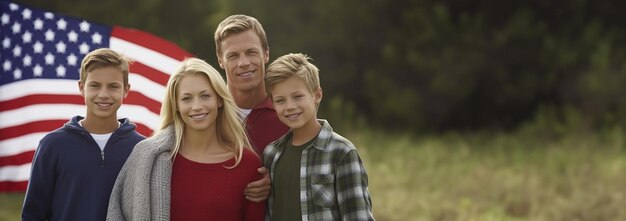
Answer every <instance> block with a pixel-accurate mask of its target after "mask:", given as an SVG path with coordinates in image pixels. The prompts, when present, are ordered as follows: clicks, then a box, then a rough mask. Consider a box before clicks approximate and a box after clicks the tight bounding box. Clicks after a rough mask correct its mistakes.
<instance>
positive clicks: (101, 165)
mask: <svg viewBox="0 0 626 221" xmlns="http://www.w3.org/2000/svg"><path fill="white" fill-rule="evenodd" d="M100 156H101V157H102V160H101V161H100V167H104V150H100Z"/></svg>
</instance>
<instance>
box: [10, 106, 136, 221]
mask: <svg viewBox="0 0 626 221" xmlns="http://www.w3.org/2000/svg"><path fill="white" fill-rule="evenodd" d="M82 119H83V117H81V116H75V117H73V118H72V119H71V120H70V121H69V122H67V123H65V125H64V126H63V127H61V128H59V129H56V130H54V131H52V132H51V133H49V134H47V135H46V136H45V137H43V138H42V139H41V141H40V142H39V146H38V147H37V151H36V152H35V157H34V159H33V164H32V170H31V175H30V181H29V183H28V189H27V190H26V197H25V199H24V207H23V208H22V220H51V221H53V220H68V221H71V220H81V221H83V220H94V221H98V220H105V218H106V213H107V208H108V205H109V196H110V195H111V189H112V188H113V184H114V183H115V179H116V178H117V174H118V173H119V172H120V169H121V168H122V166H123V165H124V162H126V159H127V158H128V156H129V155H130V153H131V152H132V150H133V148H134V147H135V144H137V143H138V142H139V141H141V140H143V139H144V138H145V137H143V136H142V135H141V134H139V133H137V132H136V131H135V125H134V124H131V123H130V121H129V120H128V119H126V118H124V119H120V120H119V121H120V127H119V128H118V129H117V130H115V131H114V132H113V134H112V135H111V137H110V138H109V140H108V142H107V143H106V146H105V148H104V151H101V150H100V147H98V144H97V143H96V141H95V140H94V139H93V138H92V137H91V135H90V134H89V132H87V131H86V130H85V129H83V128H82V127H81V126H80V125H79V124H78V122H79V121H80V120H82Z"/></svg>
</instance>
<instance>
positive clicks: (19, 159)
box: [0, 150, 35, 167]
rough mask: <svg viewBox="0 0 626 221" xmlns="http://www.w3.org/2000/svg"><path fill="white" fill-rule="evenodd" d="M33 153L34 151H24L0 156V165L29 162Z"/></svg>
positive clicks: (15, 164)
mask: <svg viewBox="0 0 626 221" xmlns="http://www.w3.org/2000/svg"><path fill="white" fill-rule="evenodd" d="M34 155H35V151H34V150H31V151H26V152H24V153H20V154H16V155H11V156H6V157H0V167H3V166H19V165H23V164H27V163H30V162H31V161H32V160H33V156H34Z"/></svg>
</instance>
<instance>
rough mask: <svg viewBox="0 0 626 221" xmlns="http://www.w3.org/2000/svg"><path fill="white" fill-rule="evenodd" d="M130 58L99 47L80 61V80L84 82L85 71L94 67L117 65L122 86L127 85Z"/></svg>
mask: <svg viewBox="0 0 626 221" xmlns="http://www.w3.org/2000/svg"><path fill="white" fill-rule="evenodd" d="M130 63H131V60H130V59H128V58H127V57H125V56H124V55H122V54H120V53H117V52H115V51H113V50H111V49H108V48H99V49H96V50H93V51H92V52H89V53H88V54H87V55H85V57H84V58H83V61H82V62H81V63H80V82H81V83H85V80H86V79H87V73H89V72H90V71H92V70H93V69H96V68H103V67H110V66H112V67H117V68H118V69H119V70H120V71H122V76H123V79H124V86H126V85H128V66H130Z"/></svg>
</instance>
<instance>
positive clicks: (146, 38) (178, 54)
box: [111, 26, 192, 60]
mask: <svg viewBox="0 0 626 221" xmlns="http://www.w3.org/2000/svg"><path fill="white" fill-rule="evenodd" d="M111 37H115V38H119V39H122V40H125V41H128V42H132V43H133V44H137V45H141V46H142V47H144V48H149V49H152V50H153V51H158V52H159V53H161V54H164V55H167V56H169V57H172V58H174V59H177V60H183V59H185V58H188V57H192V55H191V54H189V52H187V51H185V50H183V49H181V48H180V47H178V46H177V45H176V44H174V43H172V42H169V41H165V40H163V39H161V38H159V37H156V36H154V35H152V34H150V33H147V32H143V31H139V30H135V29H130V28H122V27H118V26H114V27H113V29H112V31H111Z"/></svg>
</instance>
